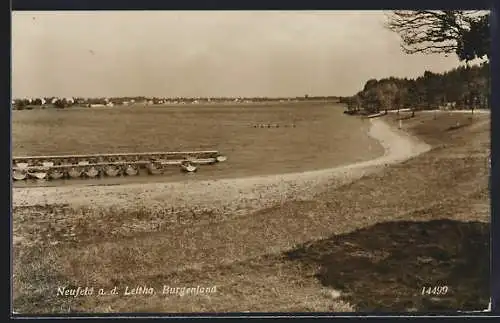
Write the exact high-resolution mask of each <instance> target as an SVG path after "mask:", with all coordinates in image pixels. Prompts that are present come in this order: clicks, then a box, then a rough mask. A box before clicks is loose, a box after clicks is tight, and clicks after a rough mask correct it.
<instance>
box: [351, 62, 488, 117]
mask: <svg viewBox="0 0 500 323" xmlns="http://www.w3.org/2000/svg"><path fill="white" fill-rule="evenodd" d="M490 84H491V77H490V64H489V62H484V63H482V64H480V65H474V66H460V67H457V68H454V69H452V70H450V71H447V72H444V73H433V72H430V71H425V72H424V74H423V75H422V76H419V77H417V78H415V79H408V78H395V77H389V78H383V79H380V80H376V79H370V80H368V81H367V82H366V83H365V85H364V87H363V89H362V90H360V91H359V92H358V93H356V94H355V95H353V96H351V97H344V98H342V99H341V102H342V103H345V104H346V105H347V113H349V114H357V113H377V112H381V111H387V110H400V109H411V110H412V111H416V110H429V109H437V108H443V107H450V108H454V109H471V110H474V109H488V108H489V98H490V95H491V89H490Z"/></svg>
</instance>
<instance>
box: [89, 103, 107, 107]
mask: <svg viewBox="0 0 500 323" xmlns="http://www.w3.org/2000/svg"><path fill="white" fill-rule="evenodd" d="M105 106H106V105H105V104H102V103H93V104H90V107H91V108H98V107H105Z"/></svg>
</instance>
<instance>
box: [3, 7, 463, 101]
mask: <svg viewBox="0 0 500 323" xmlns="http://www.w3.org/2000/svg"><path fill="white" fill-rule="evenodd" d="M385 19H386V18H385V16H384V13H383V12H382V11H354V12H353V11H319V12H313V11H300V12H298V11H295V12H294V11H239V12H236V11H212V12H207V11H121V12H119V11H100V12H63V11H60V12H14V13H13V16H12V95H13V96H14V97H36V96H65V97H68V96H84V97H88V96H92V97H94V96H133V95H145V96H162V97H163V96H166V97H171V96H302V95H304V94H309V95H352V94H354V93H356V92H357V91H358V90H360V89H361V88H362V87H363V85H364V83H365V82H366V81H367V80H368V79H370V78H382V77H387V76H399V77H405V76H407V77H415V76H418V75H420V74H423V72H424V70H431V71H435V72H442V71H445V70H448V69H451V68H453V67H456V66H458V65H459V62H458V60H457V59H456V57H455V56H454V55H450V57H445V56H444V55H405V54H403V53H402V51H401V49H400V39H399V36H398V35H397V34H395V33H393V32H390V31H388V30H386V29H385V28H384V26H383V25H384V22H385Z"/></svg>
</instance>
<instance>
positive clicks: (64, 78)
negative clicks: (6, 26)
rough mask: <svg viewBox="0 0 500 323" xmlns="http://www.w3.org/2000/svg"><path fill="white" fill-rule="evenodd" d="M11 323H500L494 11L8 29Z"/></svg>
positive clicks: (226, 17)
mask: <svg viewBox="0 0 500 323" xmlns="http://www.w3.org/2000/svg"><path fill="white" fill-rule="evenodd" d="M11 45H12V55H11V57H12V69H11V80H12V81H11V84H12V102H11V124H12V126H11V129H12V132H11V134H12V135H11V149H12V167H11V175H10V176H11V187H12V208H11V209H12V216H11V224H12V225H11V230H12V231H11V233H12V234H11V236H12V244H11V252H12V273H13V274H12V277H11V285H12V294H11V311H12V313H13V314H14V315H42V314H51V315H72V314H81V313H86V314H96V313H97V314H104V313H106V314H110V313H111V314H116V315H119V314H124V313H125V314H134V313H149V314H167V313H170V314H171V313H176V314H178V315H187V314H189V313H204V314H207V315H208V314H210V313H240V314H241V313H349V312H350V313H370V312H384V313H391V312H393V313H395V312H398V313H402V312H404V313H410V312H411V313H420V312H421V313H424V312H440V313H457V312H467V313H468V312H487V311H490V310H491V296H490V295H491V291H490V222H491V221H490V218H491V200H490V168H491V166H490V165H491V153H490V138H491V135H490V123H491V117H490V96H491V90H490V87H491V85H490V84H491V77H490V61H489V60H490V12H489V11H483V10H441V11H440V10H413V11H409V10H379V11H376V10H371V11H368V10H364V11H363V10H359V11H341V10H335V11H334V10H330V11H319V10H318V11H312V10H311V11H307V10H304V11H194V10H193V11H166V10H165V11H153V10H151V11H147V10H146V11H118V10H115V11H13V12H12V35H11Z"/></svg>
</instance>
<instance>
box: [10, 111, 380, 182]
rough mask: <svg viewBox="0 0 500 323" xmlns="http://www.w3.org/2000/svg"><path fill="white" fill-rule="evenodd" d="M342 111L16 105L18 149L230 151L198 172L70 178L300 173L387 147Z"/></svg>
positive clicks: (14, 126)
mask: <svg viewBox="0 0 500 323" xmlns="http://www.w3.org/2000/svg"><path fill="white" fill-rule="evenodd" d="M343 110H344V108H343V106H341V105H339V104H336V103H327V102H315V103H311V102H303V103H287V104H283V103H282V104H267V105H263V104H258V105H205V106H201V105H197V106H193V105H189V106H168V107H167V106H164V107H161V106H149V107H114V108H92V109H85V108H81V109H67V110H48V109H47V110H29V111H13V113H12V149H13V155H14V156H21V155H23V156H29V155H54V154H89V153H117V152H149V151H182V150H219V151H220V152H222V153H223V154H224V155H226V156H227V157H228V160H227V161H226V162H223V163H219V164H216V165H212V166H205V167H203V166H202V167H200V169H199V171H198V172H197V173H196V174H181V173H180V171H179V169H178V168H173V169H172V170H169V171H168V172H167V174H166V175H163V176H138V177H122V178H105V179H100V180H96V179H92V180H84V179H82V180H68V181H65V182H69V183H72V184H77V183H79V184H80V183H93V182H98V183H102V184H112V183H121V182H124V181H144V182H151V181H170V180H199V179H212V178H227V177H243V176H253V175H266V174H278V173H289V172H302V171H307V170H317V169H323V168H330V167H334V166H338V165H342V164H347V163H351V162H358V161H363V160H368V159H371V158H375V157H377V156H380V155H381V154H382V153H383V148H382V147H381V146H380V144H379V143H378V142H376V141H375V140H374V139H372V138H370V137H369V136H368V135H367V130H368V128H369V126H370V122H369V121H368V120H361V119H358V118H356V117H352V116H347V115H344V114H343ZM262 124H263V125H266V127H264V128H261V127H260V126H259V125H262ZM268 124H272V125H279V127H272V128H267V125H268ZM60 183H61V182H54V181H50V182H37V184H39V185H58V184H60ZM15 185H16V186H19V185H26V184H21V183H19V182H16V183H15Z"/></svg>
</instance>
